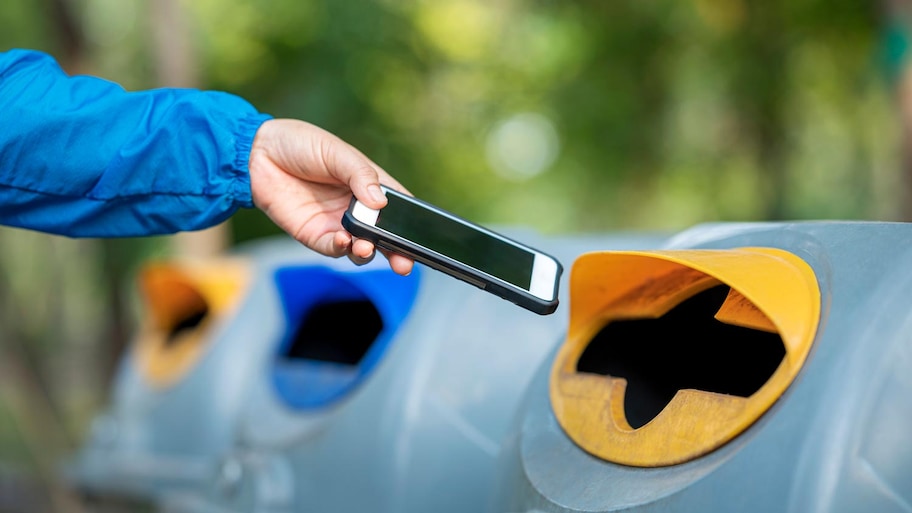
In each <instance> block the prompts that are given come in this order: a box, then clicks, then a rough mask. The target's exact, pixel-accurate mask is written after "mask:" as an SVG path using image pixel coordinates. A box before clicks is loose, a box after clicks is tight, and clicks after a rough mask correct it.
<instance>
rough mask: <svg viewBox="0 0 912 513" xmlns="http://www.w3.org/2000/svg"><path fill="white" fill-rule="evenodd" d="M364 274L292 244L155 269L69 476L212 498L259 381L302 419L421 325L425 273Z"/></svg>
mask: <svg viewBox="0 0 912 513" xmlns="http://www.w3.org/2000/svg"><path fill="white" fill-rule="evenodd" d="M381 260H382V259H377V261H375V262H371V263H370V264H368V265H364V266H360V267H359V266H355V265H353V264H352V263H351V262H349V261H348V260H347V259H338V260H336V259H330V258H327V257H324V256H321V255H318V254H316V253H313V252H311V251H310V250H308V249H306V248H304V247H303V246H301V245H300V244H298V243H297V242H296V241H293V240H291V239H289V238H287V237H282V238H277V239H269V240H265V241H258V242H255V243H251V244H249V245H246V246H242V247H240V248H238V250H237V251H235V252H232V253H231V254H227V255H224V256H222V257H216V258H211V259H203V260H168V261H157V262H149V263H147V264H146V265H145V266H144V268H143V269H142V271H141V272H140V273H139V276H138V278H139V280H138V283H139V287H138V290H139V292H140V296H141V298H142V300H143V301H142V305H143V308H142V310H143V315H142V317H143V318H142V322H141V325H140V327H139V329H138V330H137V334H136V336H135V338H134V340H133V341H132V343H131V345H130V348H129V351H128V352H127V354H126V356H125V357H124V358H123V360H122V362H121V365H120V368H119V370H118V373H117V376H116V380H115V382H114V383H113V385H112V393H111V399H110V404H109V405H108V406H107V407H106V409H105V410H104V411H102V412H101V413H100V414H99V415H98V416H97V418H96V419H95V421H94V423H93V426H92V429H91V432H90V434H89V437H88V439H87V440H86V441H85V442H84V443H83V445H82V446H81V447H80V448H79V450H78V451H77V453H76V454H75V455H74V456H73V457H72V458H71V460H70V461H68V462H66V464H65V470H64V471H65V474H66V477H67V479H68V480H69V481H70V482H71V483H72V484H73V485H74V486H75V487H77V488H78V489H80V490H82V491H83V492H85V493H86V494H89V495H92V496H95V497H100V498H104V497H108V496H112V497H113V496H116V497H119V498H127V499H131V500H137V501H144V502H149V503H157V502H160V501H161V500H162V497H163V496H164V495H166V494H167V493H171V492H175V491H179V490H193V489H199V488H200V487H202V486H204V485H205V484H206V483H207V482H208V480H209V479H210V476H212V475H213V473H214V472H215V471H217V470H218V469H219V468H220V467H219V464H220V462H221V459H222V457H223V456H224V454H225V453H227V452H228V451H230V450H231V449H232V448H233V447H235V445H236V444H237V443H238V441H239V440H240V438H241V428H242V426H241V414H242V413H243V412H245V411H246V409H247V407H248V406H249V405H247V404H246V402H245V401H246V399H247V390H248V389H249V387H250V386H251V384H252V383H253V382H255V381H257V380H259V379H264V380H266V381H268V384H269V387H270V395H271V396H272V397H275V398H276V400H277V401H279V402H280V403H281V405H282V407H283V408H287V409H289V410H290V411H299V410H307V409H309V408H318V407H321V406H325V405H329V404H331V403H333V402H334V401H337V400H339V399H340V398H342V397H344V396H345V395H346V394H349V393H351V392H352V391H353V390H355V389H357V388H358V386H359V384H360V383H361V382H362V381H363V380H365V379H366V378H367V377H368V376H369V375H370V374H371V373H372V371H373V369H374V367H375V365H376V364H377V363H378V362H379V361H381V360H382V359H383V358H384V354H385V352H386V351H387V350H388V349H389V346H390V345H391V342H392V341H393V340H394V339H395V338H396V332H397V330H398V329H399V327H400V325H401V324H402V323H403V322H404V321H405V320H406V319H407V317H408V316H409V312H410V309H411V307H412V304H413V302H414V299H415V297H416V295H417V292H418V290H419V288H420V284H421V276H422V274H423V273H422V272H421V270H416V272H414V273H412V275H410V276H408V277H402V276H399V275H396V274H394V273H393V272H392V271H391V270H390V269H389V268H388V266H387V265H386V264H385V263H384V262H382V261H381Z"/></svg>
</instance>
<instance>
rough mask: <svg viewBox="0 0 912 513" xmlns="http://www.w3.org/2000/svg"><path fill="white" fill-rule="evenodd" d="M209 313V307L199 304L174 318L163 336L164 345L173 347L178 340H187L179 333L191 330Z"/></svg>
mask: <svg viewBox="0 0 912 513" xmlns="http://www.w3.org/2000/svg"><path fill="white" fill-rule="evenodd" d="M208 315H209V307H208V306H207V305H205V304H202V305H199V307H197V308H195V309H193V310H189V311H187V312H184V313H183V315H181V316H180V317H179V318H178V319H176V320H175V322H174V324H173V325H172V326H171V327H170V328H169V329H168V334H167V335H166V336H165V347H167V348H171V347H174V346H175V345H176V344H177V343H178V342H179V341H180V340H187V339H186V337H184V338H181V335H183V334H185V333H187V332H190V331H193V330H194V329H195V328H196V327H198V326H199V325H200V324H202V322H203V321H204V320H205V319H206V317H207V316H208Z"/></svg>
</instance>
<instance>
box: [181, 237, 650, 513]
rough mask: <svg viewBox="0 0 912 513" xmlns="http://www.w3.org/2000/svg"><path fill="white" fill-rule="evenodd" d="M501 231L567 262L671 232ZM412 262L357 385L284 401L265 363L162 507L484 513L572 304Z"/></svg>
mask: <svg viewBox="0 0 912 513" xmlns="http://www.w3.org/2000/svg"><path fill="white" fill-rule="evenodd" d="M499 231H501V232H502V233H506V234H507V235H509V236H511V237H513V238H516V239H518V240H522V241H524V242H526V243H528V244H530V245H531V246H533V247H537V248H540V249H542V250H544V251H547V252H548V253H550V254H552V255H554V256H555V257H557V258H558V259H559V260H561V261H564V262H570V261H572V260H573V259H574V258H575V257H576V256H577V255H579V254H581V253H584V252H587V251H592V250H594V249H596V248H616V249H625V248H626V249H632V248H643V247H657V246H658V245H659V244H661V242H662V241H664V240H665V239H666V238H667V234H651V233H650V234H639V233H632V234H625V233H618V234H592V235H578V236H543V235H540V234H537V233H534V232H532V231H529V230H522V229H517V228H513V229H510V228H502V229H500V230H499ZM416 268H418V269H421V270H422V271H423V272H422V282H421V287H420V288H419V290H418V293H417V296H416V298H415V303H414V306H413V307H412V309H411V312H410V314H409V315H408V319H407V320H406V321H405V322H404V323H403V324H402V326H401V327H400V328H399V330H398V331H397V333H396V337H395V341H394V342H393V343H392V344H391V345H390V346H389V347H388V349H387V350H386V353H385V355H384V357H383V359H382V361H380V362H379V363H378V364H377V365H376V366H375V368H374V371H373V372H372V374H371V375H370V376H369V377H368V378H367V379H364V380H363V381H362V382H361V384H360V386H359V387H357V388H356V389H355V390H352V391H351V392H350V393H347V394H345V395H344V396H340V397H339V398H337V399H336V400H334V401H329V402H323V403H321V404H317V403H315V402H310V403H308V404H305V403H306V401H303V400H301V401H299V403H298V404H297V405H294V404H289V402H288V401H287V400H285V399H283V397H282V395H281V394H278V393H276V392H277V389H276V387H275V386H274V379H275V376H274V375H273V371H271V370H269V369H270V367H269V366H268V365H267V366H265V367H261V368H262V369H263V370H264V371H263V372H262V373H260V374H258V375H257V376H255V377H254V378H253V379H252V380H251V381H250V382H249V384H248V386H247V388H246V393H245V394H244V397H243V399H242V403H243V404H244V408H243V409H242V411H241V412H240V413H239V416H238V429H237V439H236V443H235V445H234V446H233V447H232V448H231V450H230V451H227V452H226V453H225V454H224V457H223V458H222V460H221V462H220V465H219V467H218V468H217V469H216V470H215V471H214V472H213V474H212V476H211V479H210V480H209V483H208V485H207V486H205V487H203V488H202V489H199V490H196V491H187V490H175V491H174V492H173V493H170V494H169V495H168V496H167V497H166V498H165V499H164V503H165V504H166V505H167V510H168V511H169V512H174V513H176V512H207V511H213V512H214V511H232V512H254V511H255V512H264V511H268V512H298V511H332V512H363V511H373V512H391V513H392V512H408V511H436V512H448V511H452V512H465V511H485V510H486V508H487V507H488V506H489V505H490V503H491V501H492V499H493V496H492V494H493V493H494V491H495V490H494V488H493V487H492V483H493V482H494V481H495V480H496V479H497V475H496V471H497V467H496V465H495V464H496V462H497V457H498V454H499V453H500V448H501V446H503V445H504V444H505V441H506V440H507V439H508V438H509V437H510V436H511V426H512V423H513V419H514V416H515V415H516V414H517V412H518V410H517V408H518V406H519V401H520V399H521V398H522V397H523V396H524V395H525V392H526V389H527V387H528V385H529V382H530V380H531V378H532V377H533V374H534V372H535V371H536V369H537V368H538V367H539V365H540V364H541V362H542V360H543V359H544V358H545V356H546V355H547V354H548V353H549V352H550V351H551V350H552V349H553V347H554V345H555V344H556V342H557V341H558V340H559V339H560V336H561V334H562V333H563V332H564V331H565V330H566V321H567V316H566V314H565V312H566V308H567V306H566V303H562V304H561V306H559V307H558V310H557V312H556V313H555V314H552V315H546V316H541V315H536V314H534V313H532V312H529V311H527V310H525V309H522V308H519V307H517V306H516V305H514V304H512V303H510V302H509V301H506V300H503V299H501V298H499V297H496V296H494V295H492V294H489V293H487V292H484V291H482V290H479V289H477V288H475V287H473V286H471V285H469V284H467V283H464V282H462V281H459V280H456V279H453V278H452V277H449V276H446V275H444V274H442V273H439V272H436V271H430V270H425V269H424V268H423V266H421V265H420V264H419V265H418V266H416ZM424 271H426V272H424ZM566 300H567V295H566V277H564V283H563V284H562V287H561V301H562V302H564V301H566ZM354 323H355V320H354V319H353V320H352V321H351V322H350V323H349V324H348V325H346V328H347V329H354V328H356V326H355V325H354ZM294 388H295V389H296V390H298V391H301V392H303V391H304V390H305V387H303V386H299V387H294Z"/></svg>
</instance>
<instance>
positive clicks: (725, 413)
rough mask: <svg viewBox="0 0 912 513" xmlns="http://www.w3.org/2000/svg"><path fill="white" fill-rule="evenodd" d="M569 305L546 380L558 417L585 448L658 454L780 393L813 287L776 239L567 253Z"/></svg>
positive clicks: (686, 450)
mask: <svg viewBox="0 0 912 513" xmlns="http://www.w3.org/2000/svg"><path fill="white" fill-rule="evenodd" d="M569 308H570V323H569V327H568V332H567V338H566V340H565V341H564V343H563V345H562V346H561V348H560V349H559V351H558V353H557V356H556V358H555V361H554V365H553V367H552V371H551V380H550V396H551V405H552V408H553V410H554V414H555V416H556V417H557V420H558V422H559V423H560V425H561V427H562V428H563V429H564V431H565V432H566V433H567V435H568V436H569V437H570V438H571V439H572V440H573V441H574V442H575V443H576V444H577V445H579V446H580V447H581V448H582V449H584V450H585V451H587V452H589V453H590V454H593V455H594V456H597V457H599V458H602V459H604V460H606V461H611V462H615V463H620V464H624V465H631V466H638V467H659V466H666V465H674V464H678V463H683V462H686V461H689V460H691V459H693V458H697V457H699V456H702V455H704V454H707V453H709V452H710V451H713V450H715V449H717V448H718V447H720V446H722V445H723V444H725V443H726V442H728V441H730V440H732V439H733V438H734V437H735V436H737V435H738V434H739V433H741V432H742V431H744V430H745V429H747V428H748V427H749V426H750V425H751V424H752V423H753V422H755V421H756V420H757V419H758V418H759V417H760V416H761V415H762V414H763V413H764V412H766V410H767V409H768V408H769V407H770V406H771V405H772V404H773V403H774V402H775V401H776V400H777V399H778V398H779V397H780V396H781V395H782V394H783V392H784V391H785V390H786V388H788V386H789V385H790V384H791V383H792V381H793V380H794V378H795V376H796V375H797V374H798V372H799V370H800V369H801V367H802V365H803V364H804V362H805V360H806V358H807V356H808V353H809V351H810V348H811V345H812V344H813V341H814V338H815V334H816V331H817V325H818V321H819V317H820V290H819V288H818V285H817V279H816V277H815V275H814V273H813V270H812V269H811V267H810V266H809V265H808V264H807V263H806V262H805V261H804V260H802V259H801V258H799V257H798V256H796V255H794V254H792V253H790V252H787V251H784V250H780V249H774V248H757V247H749V248H737V249H726V250H669V251H609V252H596V253H588V254H585V255H582V256H581V257H579V258H578V259H577V260H576V262H574V265H573V268H572V270H571V274H570V301H569ZM635 393H636V394H635Z"/></svg>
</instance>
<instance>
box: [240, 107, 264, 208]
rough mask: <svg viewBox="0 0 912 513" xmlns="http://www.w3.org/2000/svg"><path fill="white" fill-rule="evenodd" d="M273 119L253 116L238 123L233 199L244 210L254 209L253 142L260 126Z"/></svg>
mask: <svg viewBox="0 0 912 513" xmlns="http://www.w3.org/2000/svg"><path fill="white" fill-rule="evenodd" d="M270 119H272V116H270V115H269V114H262V113H258V114H253V115H250V116H246V117H244V118H241V119H240V120H239V121H238V128H237V143H236V144H235V147H236V151H237V157H236V158H235V161H234V171H235V176H234V182H233V183H232V186H231V191H230V195H231V199H232V201H234V203H235V204H236V205H237V206H239V207H243V208H253V207H254V205H253V193H252V192H251V189H250V150H252V149H253V140H254V138H255V137H256V133H257V131H258V130H259V129H260V126H262V125H263V123H265V122H266V121H269V120H270Z"/></svg>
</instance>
